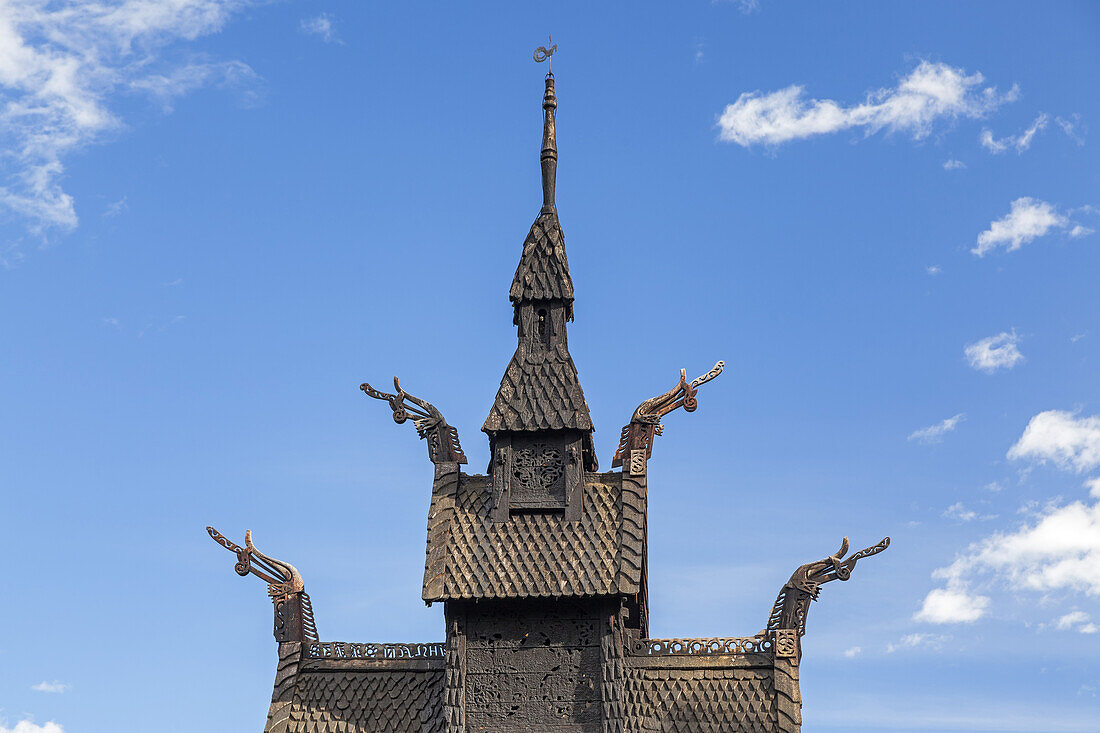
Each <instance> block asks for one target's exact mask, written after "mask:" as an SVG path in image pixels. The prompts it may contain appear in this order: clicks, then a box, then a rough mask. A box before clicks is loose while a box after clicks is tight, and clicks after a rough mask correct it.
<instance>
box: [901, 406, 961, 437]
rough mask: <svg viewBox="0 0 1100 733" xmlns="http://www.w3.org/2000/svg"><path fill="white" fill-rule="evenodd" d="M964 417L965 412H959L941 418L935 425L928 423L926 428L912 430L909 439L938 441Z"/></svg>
mask: <svg viewBox="0 0 1100 733" xmlns="http://www.w3.org/2000/svg"><path fill="white" fill-rule="evenodd" d="M965 419H966V414H965V413H962V412H960V413H959V414H958V415H955V416H953V417H949V418H947V419H946V420H941V421H940V422H938V423H936V424H935V425H929V426H928V427H926V428H921V429H920V430H914V431H913V432H912V433H910V434H909V438H908V439H909V440H915V441H917V442H918V443H939V442H941V441H942V440H943V436H944V435H946V434H947V433H950V432H951V431H953V430H954V429H955V427H956V426H957V425H958V424H959V423H960V422H962V421H963V420H965Z"/></svg>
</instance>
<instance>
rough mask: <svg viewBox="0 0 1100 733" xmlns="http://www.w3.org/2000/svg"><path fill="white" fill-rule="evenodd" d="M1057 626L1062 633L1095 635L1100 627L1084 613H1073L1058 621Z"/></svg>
mask: <svg viewBox="0 0 1100 733" xmlns="http://www.w3.org/2000/svg"><path fill="white" fill-rule="evenodd" d="M1056 626H1057V628H1058V629H1060V630H1061V631H1076V632H1078V633H1080V634H1095V633H1096V632H1097V631H1100V627H1097V625H1096V624H1094V623H1093V622H1092V618H1091V617H1090V616H1089V615H1088V614H1087V613H1085V612H1084V611H1071V612H1070V613H1067V614H1066V615H1065V616H1062V617H1061V618H1059V619H1058V621H1057V623H1056Z"/></svg>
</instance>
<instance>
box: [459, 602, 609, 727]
mask: <svg viewBox="0 0 1100 733" xmlns="http://www.w3.org/2000/svg"><path fill="white" fill-rule="evenodd" d="M465 629H466V730H467V731H471V732H473V731H477V732H478V733H488V732H489V731H493V732H494V733H499V731H506V730H524V731H534V732H536V733H537V732H539V731H542V732H545V733H566V732H569V733H598V732H599V730H600V720H601V705H600V676H601V669H600V626H599V619H598V617H597V616H596V615H595V613H592V612H589V611H588V610H586V609H585V608H584V607H583V606H578V605H573V604H551V603H547V604H540V605H539V606H537V607H529V608H526V609H523V608H519V607H516V606H513V605H488V604H485V605H480V606H475V607H472V608H471V609H470V611H469V615H468V616H467V622H466V625H465Z"/></svg>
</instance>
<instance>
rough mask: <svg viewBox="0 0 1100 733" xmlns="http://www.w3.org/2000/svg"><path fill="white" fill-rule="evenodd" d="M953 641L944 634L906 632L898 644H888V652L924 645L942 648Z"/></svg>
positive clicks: (936, 648)
mask: <svg viewBox="0 0 1100 733" xmlns="http://www.w3.org/2000/svg"><path fill="white" fill-rule="evenodd" d="M949 641H951V637H950V636H945V635H943V634H927V633H915V634H906V635H905V636H903V637H901V639H899V640H898V642H897V643H896V644H887V645H886V653H887V654H893V653H894V652H896V651H900V650H902V649H917V648H921V647H924V648H926V649H934V650H938V649H942V648H943V646H944V644H946V643H947V642H949Z"/></svg>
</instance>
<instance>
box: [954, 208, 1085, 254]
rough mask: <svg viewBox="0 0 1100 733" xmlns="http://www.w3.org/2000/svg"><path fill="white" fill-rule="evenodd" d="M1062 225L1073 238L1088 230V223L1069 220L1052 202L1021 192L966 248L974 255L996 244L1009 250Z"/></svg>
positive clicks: (1082, 234) (988, 251) (984, 251)
mask: <svg viewBox="0 0 1100 733" xmlns="http://www.w3.org/2000/svg"><path fill="white" fill-rule="evenodd" d="M1071 227H1072V228H1071ZM1066 229H1068V230H1069V232H1068V233H1069V236H1071V237H1073V238H1077V237H1083V236H1086V235H1089V234H1092V230H1091V229H1089V228H1088V227H1085V226H1082V225H1080V224H1076V223H1075V222H1072V221H1070V219H1069V217H1068V216H1066V215H1065V214H1063V213H1061V212H1060V211H1058V207H1057V206H1055V205H1054V204H1050V203H1047V202H1046V201H1040V200H1039V199H1033V198H1031V197H1029V196H1024V197H1022V198H1018V199H1016V200H1015V201H1013V202H1012V204H1011V207H1010V209H1009V212H1008V214H1006V215H1005V216H1004V217H1003V218H1001V219H997V220H996V221H993V222H991V223H990V225H989V229H987V230H985V231H984V232H982V233H981V234H979V235H978V244H977V246H975V247H974V249H972V250H970V252H971V253H972V254H975V255H977V256H978V257H984V256H986V255H987V254H989V253H990V252H992V251H993V250H995V249H997V248H998V247H1004V248H1005V250H1006V251H1008V252H1013V251H1015V250H1018V249H1020V247H1023V246H1024V245H1025V244H1028V243H1029V242H1032V241H1034V240H1035V239H1038V238H1039V237H1044V236H1046V235H1047V234H1050V233H1051V232H1052V231H1056V230H1066Z"/></svg>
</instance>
